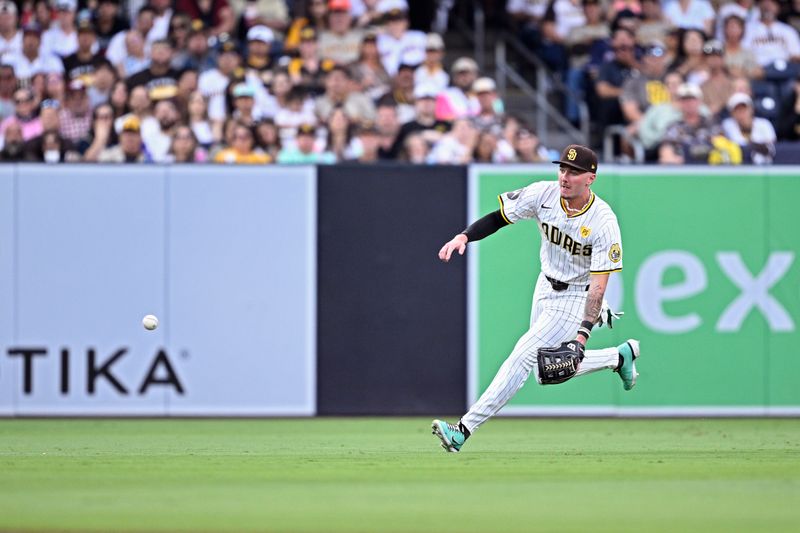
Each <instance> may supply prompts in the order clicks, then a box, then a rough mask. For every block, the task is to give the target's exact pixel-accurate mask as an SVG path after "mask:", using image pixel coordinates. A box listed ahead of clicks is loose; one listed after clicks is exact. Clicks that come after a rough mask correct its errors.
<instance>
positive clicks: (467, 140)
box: [428, 118, 478, 165]
mask: <svg viewBox="0 0 800 533" xmlns="http://www.w3.org/2000/svg"><path fill="white" fill-rule="evenodd" d="M477 140H478V130H476V129H475V126H473V125H472V122H471V121H470V120H469V119H466V118H459V119H456V120H455V121H453V129H452V130H450V132H449V133H447V134H446V135H444V136H442V138H441V139H440V140H439V142H437V143H436V144H435V145H434V146H433V149H432V150H431V152H430V154H429V155H428V163H432V164H443V165H444V164H456V165H465V164H467V163H470V162H471V161H472V153H473V151H474V150H475V143H476V142H477Z"/></svg>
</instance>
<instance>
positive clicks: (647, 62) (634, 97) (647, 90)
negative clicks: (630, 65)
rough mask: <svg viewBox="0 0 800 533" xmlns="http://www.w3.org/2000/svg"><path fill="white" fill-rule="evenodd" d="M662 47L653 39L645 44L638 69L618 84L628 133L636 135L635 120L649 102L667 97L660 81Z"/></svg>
mask: <svg viewBox="0 0 800 533" xmlns="http://www.w3.org/2000/svg"><path fill="white" fill-rule="evenodd" d="M665 54H666V49H665V48H664V45H663V43H661V42H659V41H653V42H651V43H649V44H648V45H647V47H646V48H645V51H644V56H643V57H642V63H641V67H640V69H639V70H636V71H634V72H633V74H632V75H631V77H630V78H628V79H627V80H626V81H625V83H624V85H623V86H622V94H621V95H620V105H621V108H622V114H623V115H624V116H625V120H626V122H627V124H628V126H627V129H628V133H629V134H630V135H636V132H637V131H638V130H639V123H640V122H641V120H642V117H643V116H644V113H645V112H646V111H647V109H648V108H649V107H650V106H654V105H658V104H663V103H666V102H669V101H670V96H669V91H668V90H667V86H666V85H665V84H664V74H665V73H666V69H667V65H666V64H665V62H664V61H665V59H666V58H665Z"/></svg>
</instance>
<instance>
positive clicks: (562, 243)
mask: <svg viewBox="0 0 800 533" xmlns="http://www.w3.org/2000/svg"><path fill="white" fill-rule="evenodd" d="M498 198H499V200H500V213H501V214H502V215H503V218H504V219H505V220H506V222H509V223H511V224H513V223H514V222H517V221H518V220H523V219H529V218H533V219H536V221H537V222H538V224H539V230H540V231H541V235H542V245H541V248H540V251H539V258H540V260H541V263H542V272H543V273H544V274H545V275H546V276H549V277H550V278H552V279H555V280H558V281H563V282H565V283H569V284H577V285H585V284H588V283H589V275H590V273H594V274H602V273H608V272H617V271H620V270H622V239H621V237H620V231H619V224H618V223H617V216H616V215H615V214H614V211H612V210H611V207H610V206H609V205H608V204H607V203H606V202H604V201H603V200H601V199H600V198H599V197H597V196H596V195H595V194H594V193H591V197H590V199H589V203H588V204H587V205H586V207H584V208H583V209H582V210H581V211H580V212H577V213H573V212H571V211H567V208H566V203H565V202H563V201H562V199H561V192H560V187H559V184H558V182H557V181H539V182H536V183H532V184H530V185H528V186H527V187H523V188H522V189H518V190H516V191H511V192H506V193H503V194H501V195H500V196H498Z"/></svg>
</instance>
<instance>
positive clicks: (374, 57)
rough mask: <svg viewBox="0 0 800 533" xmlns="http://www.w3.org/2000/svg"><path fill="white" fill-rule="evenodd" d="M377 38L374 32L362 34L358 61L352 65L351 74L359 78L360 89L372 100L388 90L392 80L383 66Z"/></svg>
mask: <svg viewBox="0 0 800 533" xmlns="http://www.w3.org/2000/svg"><path fill="white" fill-rule="evenodd" d="M377 40H378V36H377V34H375V33H367V34H366V35H365V36H364V40H363V41H362V42H361V54H360V55H359V58H358V62H357V63H356V64H355V65H353V74H354V76H356V77H357V78H358V79H359V80H360V83H361V87H362V91H363V92H364V94H366V95H367V96H369V97H370V98H372V99H373V100H377V99H378V98H380V97H381V96H383V95H384V94H386V93H387V92H389V88H390V85H391V81H392V79H391V77H390V76H389V74H387V73H386V69H384V68H383V63H382V62H381V56H380V54H379V53H378V45H377Z"/></svg>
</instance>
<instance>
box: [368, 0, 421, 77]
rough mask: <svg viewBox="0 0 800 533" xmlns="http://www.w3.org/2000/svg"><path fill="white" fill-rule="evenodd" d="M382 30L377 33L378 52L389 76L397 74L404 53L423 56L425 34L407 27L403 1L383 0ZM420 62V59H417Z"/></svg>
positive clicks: (406, 9)
mask: <svg viewBox="0 0 800 533" xmlns="http://www.w3.org/2000/svg"><path fill="white" fill-rule="evenodd" d="M381 9H382V10H383V15H384V17H383V20H384V27H383V32H382V33H381V34H379V35H378V52H379V53H380V55H381V61H382V62H383V67H384V68H385V69H386V72H387V73H388V74H389V76H394V75H396V74H397V71H398V69H399V68H400V65H401V63H402V62H403V61H404V59H405V57H406V55H407V54H408V55H413V56H415V57H419V58H424V57H425V47H426V43H427V39H426V37H425V34H424V33H422V32H420V31H417V30H409V29H408V8H407V5H406V3H405V2H402V1H400V2H397V1H395V2H392V1H388V2H384V3H382V7H381ZM418 63H422V61H421V60H420V61H418Z"/></svg>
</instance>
